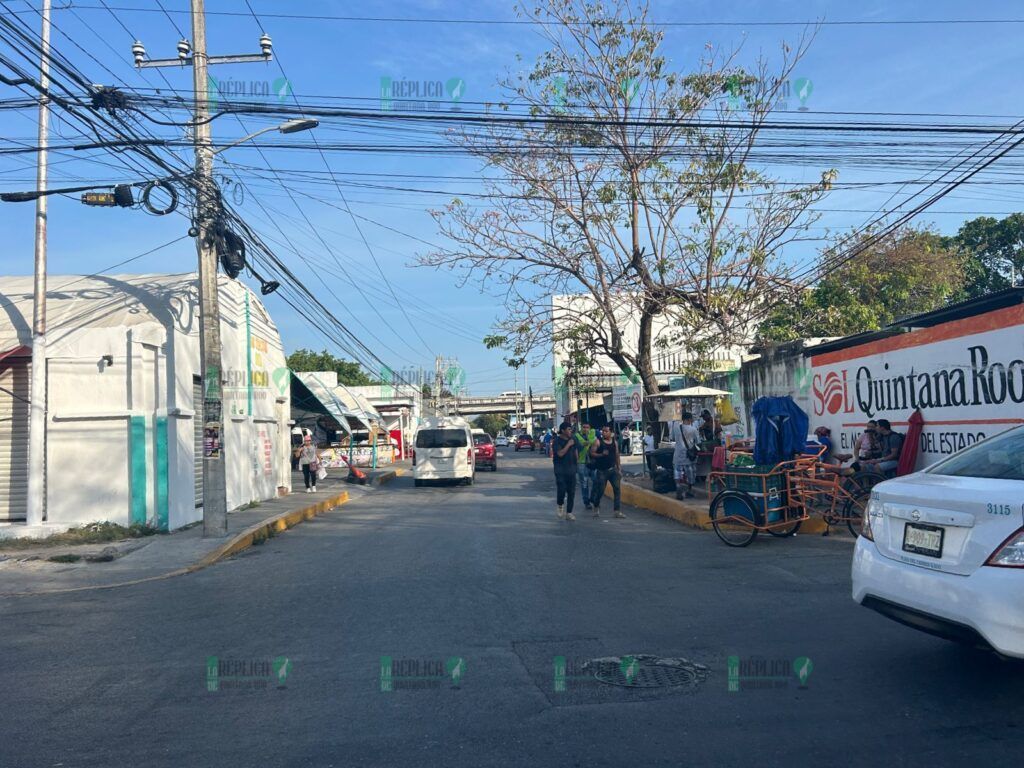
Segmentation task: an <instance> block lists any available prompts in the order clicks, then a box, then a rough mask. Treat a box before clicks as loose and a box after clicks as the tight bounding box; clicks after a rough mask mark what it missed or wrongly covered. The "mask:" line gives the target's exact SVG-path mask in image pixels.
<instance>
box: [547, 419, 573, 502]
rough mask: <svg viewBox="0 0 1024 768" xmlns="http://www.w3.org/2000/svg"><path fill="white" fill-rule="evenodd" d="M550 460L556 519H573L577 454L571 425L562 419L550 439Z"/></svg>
mask: <svg viewBox="0 0 1024 768" xmlns="http://www.w3.org/2000/svg"><path fill="white" fill-rule="evenodd" d="M552 449H553V450H552V454H553V455H552V459H551V462H552V464H553V465H554V468H555V488H556V497H555V503H556V504H557V505H558V519H559V520H562V519H566V520H575V519H576V516H575V515H574V514H573V513H572V507H573V503H574V502H575V500H576V464H577V461H578V459H579V455H578V453H577V451H576V440H575V437H574V436H573V433H572V425H571V424H570V423H569V422H568V421H563V422H562V423H561V424H560V425H559V426H558V434H557V435H555V439H554V441H552Z"/></svg>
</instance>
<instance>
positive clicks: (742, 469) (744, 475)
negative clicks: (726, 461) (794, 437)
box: [721, 464, 786, 494]
mask: <svg viewBox="0 0 1024 768" xmlns="http://www.w3.org/2000/svg"><path fill="white" fill-rule="evenodd" d="M773 469H775V465H774V464H754V465H752V466H735V465H727V466H726V468H725V474H723V475H722V476H721V478H722V482H723V483H725V487H726V488H729V489H732V490H735V491H746V492H747V493H760V494H763V493H765V492H766V491H771V490H775V491H779V492H781V491H782V489H783V487H784V486H785V484H786V482H785V481H786V478H785V475H783V474H782V473H778V474H774V475H770V476H769V477H761V475H767V474H768V473H770V472H771V471H772V470H773Z"/></svg>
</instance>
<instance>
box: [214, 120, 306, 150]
mask: <svg viewBox="0 0 1024 768" xmlns="http://www.w3.org/2000/svg"><path fill="white" fill-rule="evenodd" d="M318 125H320V121H319V120H289V121H287V122H285V123H281V124H280V125H270V126H267V127H266V128H260V129H259V130H258V131H256V132H255V133H250V134H249V135H248V136H243V137H242V138H240V139H237V140H235V141H232V142H231V143H230V144H225V145H224V146H223V147H217V149H215V150H213V152H212V154H214V155H218V154H220V153H221V152H223V151H224V150H225V149H231V148H232V147H237V146H238V145H239V144H244V143H245V142H247V141H249V140H250V139H255V138H256V137H257V136H262V135H263V134H264V133H269V132H270V131H280V132H281V133H299V132H300V131H308V130H310V129H311V128H316V127H317V126H318Z"/></svg>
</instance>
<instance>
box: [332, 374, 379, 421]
mask: <svg viewBox="0 0 1024 768" xmlns="http://www.w3.org/2000/svg"><path fill="white" fill-rule="evenodd" d="M333 392H334V394H335V396H336V397H337V398H338V400H339V401H341V402H342V403H343V404H344V405H345V407H346V408H347V409H348V411H349V412H350V414H351V415H352V416H353V417H355V418H356V419H358V420H359V421H361V422H362V423H363V424H364V425H366V428H367V429H369V428H370V425H372V424H375V423H376V424H380V423H381V422H383V421H384V419H383V417H382V416H381V415H380V412H379V411H378V410H377V409H376V408H374V407H373V405H372V404H371V403H370V401H369V400H367V399H366V397H365V396H364V395H361V394H360V393H358V392H353V391H352V390H351V389H349V388H348V387H346V386H345V385H344V384H338V386H337V387H335V388H334V390H333Z"/></svg>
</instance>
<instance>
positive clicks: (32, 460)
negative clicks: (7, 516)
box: [25, 0, 51, 525]
mask: <svg viewBox="0 0 1024 768" xmlns="http://www.w3.org/2000/svg"><path fill="white" fill-rule="evenodd" d="M50 5H51V2H50V0H43V6H42V12H41V15H42V20H43V28H42V32H41V34H40V38H41V42H42V47H41V49H40V57H39V85H40V88H41V91H42V92H41V93H40V94H39V137H38V142H39V154H38V156H37V157H38V165H37V166H36V189H37V190H38V191H40V192H44V191H46V181H47V178H46V174H47V167H46V161H47V157H46V154H47V153H46V149H47V146H48V142H49V135H50V131H49V128H50V98H49V96H47V95H46V94H47V92H48V91H49V88H50ZM48 199H49V198H48V197H47V196H46V195H40V196H39V197H37V198H36V236H35V280H34V284H33V305H32V381H31V384H30V387H31V394H30V395H29V397H30V400H31V402H30V404H29V424H28V494H27V499H26V500H27V504H26V510H25V522H26V524H27V525H42V524H43V511H44V509H45V506H46V478H45V474H46V213H47V205H46V201H47V200H48Z"/></svg>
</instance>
